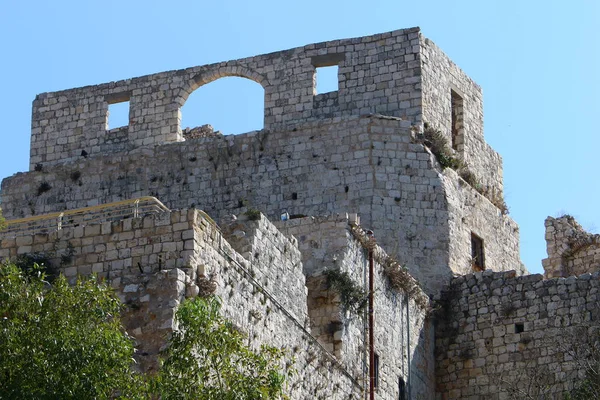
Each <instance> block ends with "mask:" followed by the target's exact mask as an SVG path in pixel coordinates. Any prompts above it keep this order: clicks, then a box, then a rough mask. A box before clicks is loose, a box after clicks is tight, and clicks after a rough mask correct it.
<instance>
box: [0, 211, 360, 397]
mask: <svg viewBox="0 0 600 400" xmlns="http://www.w3.org/2000/svg"><path fill="white" fill-rule="evenodd" d="M238 230H239V231H240V232H242V231H243V232H245V235H244V238H246V240H247V242H248V243H251V246H250V247H248V248H247V250H246V251H244V252H243V253H241V254H240V253H238V252H236V251H235V250H234V249H233V247H232V246H231V245H230V244H229V243H228V242H227V240H226V239H225V238H224V237H223V235H222V234H221V233H220V231H219V229H218V227H217V226H216V224H215V223H214V222H213V221H212V219H211V218H210V217H208V216H207V215H206V214H204V213H203V212H201V211H197V210H189V211H173V212H170V213H163V214H160V215H149V216H145V217H144V218H135V219H125V220H122V221H117V222H107V223H103V224H93V225H87V226H85V227H84V226H80V227H75V228H68V229H63V230H61V231H58V232H53V233H49V234H37V235H26V236H17V237H7V235H6V234H5V235H4V236H3V237H2V242H1V246H0V259H4V258H14V257H16V256H18V255H23V254H31V253H44V254H45V255H46V257H48V258H49V259H50V260H51V264H52V265H53V266H54V267H55V268H56V269H57V270H59V271H60V272H62V273H63V274H65V275H66V276H67V277H69V278H70V279H75V277H76V276H77V275H89V274H90V273H96V274H98V275H99V276H100V277H102V278H105V279H107V280H108V281H109V282H110V284H111V285H112V286H113V287H114V288H115V289H116V290H117V294H118V295H119V297H120V298H121V300H122V301H123V302H124V303H125V305H126V310H125V312H124V316H123V317H124V324H125V326H126V328H127V330H128V332H129V333H130V334H131V335H132V336H133V337H134V338H135V340H136V342H137V346H136V347H137V348H138V350H139V351H140V352H139V354H140V356H139V359H140V360H139V361H140V368H141V369H143V370H153V369H155V368H156V366H157V365H156V359H157V356H158V352H159V350H160V349H161V348H162V347H163V346H164V345H165V343H166V342H165V340H166V338H167V337H168V333H169V332H170V331H171V330H172V329H173V328H174V321H173V315H174V312H175V310H176V308H177V306H178V305H179V303H180V302H181V301H182V300H183V299H184V298H185V297H193V296H195V295H197V294H198V293H199V292H201V291H204V290H206V287H210V288H212V290H214V293H215V294H216V295H218V296H219V297H220V298H221V299H222V301H223V308H222V311H223V314H224V315H225V316H226V317H227V318H229V319H230V320H232V322H233V323H235V324H236V326H238V328H240V329H241V330H242V331H243V332H245V333H246V334H247V335H248V337H249V339H250V341H251V343H252V344H253V345H255V346H257V345H259V344H261V343H269V344H271V345H275V346H281V347H285V349H286V351H287V352H288V356H289V358H290V359H291V358H292V357H294V358H295V360H296V364H295V365H293V367H294V368H295V369H296V370H297V371H298V373H297V374H296V375H294V376H293V377H292V378H290V380H289V382H288V387H287V389H286V390H287V391H288V393H289V394H290V396H291V398H292V399H305V398H311V399H313V398H320V399H325V398H333V399H351V398H355V399H358V398H359V396H360V392H361V381H360V377H361V371H359V372H358V373H356V372H354V373H353V374H351V373H350V372H349V371H346V369H345V368H344V367H342V365H341V364H340V363H339V362H338V361H337V360H336V359H335V357H333V356H332V355H331V354H329V353H327V352H326V351H325V350H324V349H323V347H322V346H321V345H319V343H318V342H317V341H316V340H315V339H314V338H312V336H311V335H310V327H309V325H308V319H307V311H306V304H307V302H306V287H305V285H304V281H305V278H304V275H303V274H302V264H301V262H300V253H299V251H298V249H297V247H296V246H295V243H294V240H293V239H291V240H290V239H287V238H285V237H284V236H283V235H282V234H281V233H279V232H277V230H276V229H275V228H274V227H273V225H271V224H270V223H269V222H268V221H267V220H266V219H265V218H264V217H262V218H261V219H260V220H258V221H246V222H245V223H244V222H242V221H240V222H239V225H238ZM236 245H239V243H236ZM277 282H285V286H281V285H277V284H276V283H277ZM284 289H285V290H284ZM354 375H358V378H359V379H356V378H355V376H354Z"/></svg>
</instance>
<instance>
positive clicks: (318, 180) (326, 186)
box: [2, 116, 518, 292]
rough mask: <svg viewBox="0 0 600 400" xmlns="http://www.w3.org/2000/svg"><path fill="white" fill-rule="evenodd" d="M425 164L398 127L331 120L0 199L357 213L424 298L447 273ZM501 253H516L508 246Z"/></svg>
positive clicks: (205, 143)
mask: <svg viewBox="0 0 600 400" xmlns="http://www.w3.org/2000/svg"><path fill="white" fill-rule="evenodd" d="M436 165H437V163H436V161H435V159H434V158H433V156H432V155H431V153H429V151H428V150H426V149H425V148H424V147H423V145H421V144H418V143H415V142H414V136H413V133H412V132H411V131H410V122H409V121H404V120H398V119H394V118H389V117H380V116H370V117H348V118H344V119H341V118H334V119H326V120H323V121H318V122H310V123H306V124H304V125H301V126H300V125H299V126H298V127H297V128H296V129H295V130H292V131H281V132H268V131H260V132H254V133H250V134H244V135H236V136H224V137H212V138H199V139H192V140H188V141H186V142H178V143H171V144H166V145H162V146H157V147H148V148H140V149H137V150H135V151H131V152H127V153H120V154H115V155H113V156H106V157H89V158H87V159H81V160H78V161H72V162H65V163H63V164H60V165H54V166H46V167H44V168H43V169H42V170H41V171H32V172H29V173H27V174H18V175H15V176H13V177H11V178H7V179H5V180H4V181H3V183H2V202H3V212H4V215H5V216H6V217H7V218H9V219H11V218H18V217H24V216H29V215H34V214H41V213H47V212H52V211H60V210H64V209H74V208H80V207H85V206H90V205H95V204H101V203H109V202H112V201H118V200H122V199H128V198H136V197H140V196H146V195H152V196H155V197H157V198H159V199H160V200H161V201H162V202H164V203H165V204H166V205H167V206H168V207H170V208H188V207H199V208H202V209H204V210H206V211H207V212H208V213H209V214H210V215H213V216H215V217H216V218H217V219H218V218H220V217H222V216H224V215H227V214H230V213H234V214H239V213H242V212H244V211H245V210H247V209H248V208H257V209H259V210H260V211H262V212H263V213H265V214H266V215H269V216H270V217H272V219H278V218H279V215H280V214H281V212H282V211H283V210H287V211H288V212H289V213H290V214H302V215H328V214H331V213H337V212H354V213H359V214H360V216H361V218H362V221H363V225H364V226H366V227H370V228H373V229H375V230H377V232H380V233H379V236H380V243H382V245H383V246H384V247H385V248H386V249H388V251H389V252H390V253H392V254H395V255H397V256H398V258H399V259H400V261H401V262H402V264H403V265H406V266H407V267H408V268H409V269H410V270H411V273H412V274H413V276H415V277H416V278H417V279H418V280H420V281H421V282H422V283H423V284H424V286H425V287H426V289H427V290H428V291H432V292H433V291H437V290H439V289H440V288H441V287H442V286H443V285H444V282H447V280H448V279H449V278H450V276H451V273H452V270H451V269H450V268H455V266H454V263H451V262H450V258H449V248H450V244H449V242H450V240H451V238H453V237H454V236H453V235H450V233H451V230H450V227H449V221H450V217H449V214H448V200H447V198H446V197H447V193H446V192H447V190H446V189H445V188H444V184H443V179H442V176H441V174H440V172H439V169H437V167H436ZM444 179H445V178H444ZM451 179H454V181H456V179H457V178H455V177H452V178H451ZM44 182H46V183H47V185H44ZM44 188H45V189H47V190H45V191H44V190H42V189H44ZM456 198H457V199H459V200H458V201H462V199H460V197H456ZM486 204H487V203H486ZM475 207H478V206H477V205H475ZM487 207H488V208H490V206H489V205H487ZM486 210H487V209H486ZM471 211H473V210H471ZM492 213H493V214H492V215H496V214H497V212H495V211H494V210H493V209H492ZM494 218H495V217H494ZM497 220H498V222H497V223H496V222H494V223H493V224H492V225H491V226H492V227H494V228H495V227H497V226H499V225H502V224H508V225H512V224H514V223H512V222H510V220H509V219H508V217H506V216H501V217H498V218H497ZM456 221H458V222H456V223H457V224H459V225H460V224H462V222H461V221H462V219H460V218H459V219H457V220H456ZM479 221H481V224H484V223H485V224H488V223H490V221H492V219H490V218H488V219H484V218H481V219H479V220H478V222H477V223H480V222H479ZM506 221H508V222H506ZM457 229H462V228H460V226H459V228H457ZM486 229H487V228H486ZM482 232H483V228H482ZM491 232H492V230H490V234H491ZM493 233H494V240H491V238H488V237H484V239H485V240H486V245H489V246H490V250H489V251H490V262H491V261H492V260H493V259H492V256H491V255H492V254H504V253H506V252H507V248H510V247H511V246H514V243H515V241H514V236H513V235H514V233H513V232H512V231H510V230H508V229H495V230H494V232H493ZM482 234H483V233H482ZM507 235H508V236H507ZM461 240H463V239H462V238H461ZM491 246H497V247H498V248H497V249H494V250H492V249H491ZM463 250H464V249H463ZM461 251H462V250H461ZM465 251H467V253H468V254H470V250H469V249H466V250H465ZM508 253H509V254H511V255H513V257H516V258H518V250H515V249H511V250H510V251H508ZM499 264H500V263H499V262H498V263H493V262H491V264H490V265H499ZM509 264H513V265H514V264H516V261H515V262H512V261H511V262H509ZM513 268H514V267H513Z"/></svg>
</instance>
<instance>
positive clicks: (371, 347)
mask: <svg viewBox="0 0 600 400" xmlns="http://www.w3.org/2000/svg"><path fill="white" fill-rule="evenodd" d="M367 234H369V232H367ZM369 237H370V242H369V399H370V400H374V399H375V335H374V325H375V322H374V318H373V314H374V309H373V293H374V291H375V290H374V287H375V282H374V267H373V247H374V245H375V238H374V237H373V233H372V232H371V233H370V235H369Z"/></svg>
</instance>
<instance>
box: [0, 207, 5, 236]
mask: <svg viewBox="0 0 600 400" xmlns="http://www.w3.org/2000/svg"><path fill="white" fill-rule="evenodd" d="M4 228H6V220H5V219H4V217H3V216H2V209H1V208H0V231H1V230H3V229H4Z"/></svg>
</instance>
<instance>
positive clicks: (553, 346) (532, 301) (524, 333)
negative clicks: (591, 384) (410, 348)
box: [435, 271, 600, 399]
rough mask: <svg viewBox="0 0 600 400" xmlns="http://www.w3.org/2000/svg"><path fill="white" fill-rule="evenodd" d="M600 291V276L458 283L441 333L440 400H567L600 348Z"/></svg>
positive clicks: (480, 277)
mask: <svg viewBox="0 0 600 400" xmlns="http://www.w3.org/2000/svg"><path fill="white" fill-rule="evenodd" d="M599 288H600V274H599V273H594V274H584V275H581V276H579V277H575V276H572V277H569V278H568V279H564V278H557V279H549V280H543V279H542V276H541V275H529V276H522V277H517V276H515V273H514V272H503V273H493V272H491V271H485V272H479V273H475V274H471V275H465V276H461V277H458V278H456V279H454V280H453V282H452V284H451V286H450V287H449V289H448V290H447V291H446V292H445V293H444V295H443V296H442V302H441V303H440V306H441V308H440V309H439V311H438V321H437V325H436V331H435V333H436V354H437V358H436V360H437V363H436V379H437V391H438V397H437V398H440V399H479V398H485V399H513V398H521V397H523V398H525V397H527V396H531V397H530V398H557V399H558V398H563V396H562V395H563V393H566V392H568V391H569V390H571V389H572V388H573V385H574V384H576V382H579V381H581V379H583V377H584V376H585V373H584V371H585V369H584V366H583V365H582V364H583V361H584V360H585V356H586V354H589V351H590V350H593V349H594V348H595V346H597V343H596V340H597V338H598V332H599V331H598V328H599V326H600V325H599V321H600V313H599V308H598V304H599V301H600V297H599V296H600V295H599V293H600V292H599ZM575 354H579V356H574V355H575ZM528 398H529V397H528Z"/></svg>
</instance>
